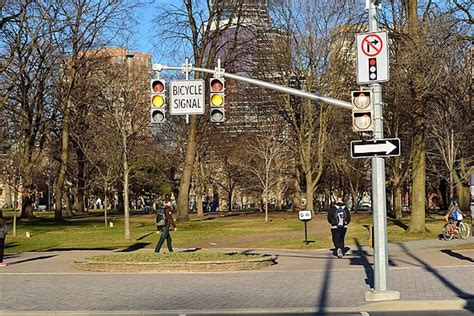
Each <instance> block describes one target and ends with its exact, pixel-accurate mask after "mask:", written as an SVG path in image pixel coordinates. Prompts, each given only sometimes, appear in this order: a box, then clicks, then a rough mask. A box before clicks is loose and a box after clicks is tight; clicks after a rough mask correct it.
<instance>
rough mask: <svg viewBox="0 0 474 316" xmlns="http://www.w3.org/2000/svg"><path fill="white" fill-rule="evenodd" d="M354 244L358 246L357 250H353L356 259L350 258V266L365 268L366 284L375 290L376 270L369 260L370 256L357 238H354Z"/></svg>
mask: <svg viewBox="0 0 474 316" xmlns="http://www.w3.org/2000/svg"><path fill="white" fill-rule="evenodd" d="M354 243H355V244H356V249H353V250H352V254H353V255H354V256H356V257H355V258H354V257H352V258H350V264H351V265H362V266H363V267H364V271H365V275H366V279H365V284H367V285H368V286H369V288H370V289H373V288H374V269H373V267H372V264H371V263H370V262H369V259H368V258H369V256H370V254H369V253H368V252H367V251H365V250H364V249H363V248H362V245H361V244H360V242H359V240H358V239H357V238H354Z"/></svg>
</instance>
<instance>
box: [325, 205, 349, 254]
mask: <svg viewBox="0 0 474 316" xmlns="http://www.w3.org/2000/svg"><path fill="white" fill-rule="evenodd" d="M328 222H329V224H331V234H332V242H333V243H334V248H335V250H334V251H335V254H336V255H337V257H338V258H342V256H344V238H345V237H346V232H347V225H348V224H349V223H350V222H351V213H350V212H349V210H348V209H347V207H346V206H345V205H344V202H343V200H342V197H338V198H337V199H336V203H335V204H334V205H333V206H331V208H330V209H329V212H328Z"/></svg>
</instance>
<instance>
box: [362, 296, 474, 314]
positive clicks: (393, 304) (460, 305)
mask: <svg viewBox="0 0 474 316" xmlns="http://www.w3.org/2000/svg"><path fill="white" fill-rule="evenodd" d="M468 308H470V309H471V310H474V299H472V300H471V299H467V300H464V299H459V300H416V301H415V300H413V301H410V300H400V301H386V302H376V303H368V304H366V305H363V306H360V307H359V308H358V311H359V312H392V311H393V312H398V311H443V310H463V309H468Z"/></svg>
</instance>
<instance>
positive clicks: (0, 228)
mask: <svg viewBox="0 0 474 316" xmlns="http://www.w3.org/2000/svg"><path fill="white" fill-rule="evenodd" d="M6 237H7V223H6V222H5V218H4V217H3V212H2V211H0V267H6V266H7V265H8V264H6V263H5V262H3V253H4V248H5V238H6Z"/></svg>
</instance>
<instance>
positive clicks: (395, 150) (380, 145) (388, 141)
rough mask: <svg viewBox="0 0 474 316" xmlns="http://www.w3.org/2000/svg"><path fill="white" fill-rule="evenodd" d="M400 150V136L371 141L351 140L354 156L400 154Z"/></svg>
mask: <svg viewBox="0 0 474 316" xmlns="http://www.w3.org/2000/svg"><path fill="white" fill-rule="evenodd" d="M400 151H401V147H400V139H399V138H385V139H375V140H369V141H362V140H355V141H352V142H351V157H352V158H373V157H393V156H400Z"/></svg>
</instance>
